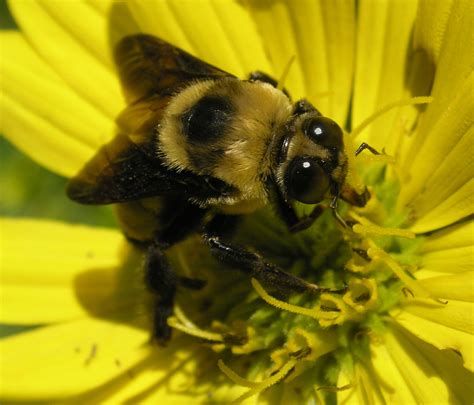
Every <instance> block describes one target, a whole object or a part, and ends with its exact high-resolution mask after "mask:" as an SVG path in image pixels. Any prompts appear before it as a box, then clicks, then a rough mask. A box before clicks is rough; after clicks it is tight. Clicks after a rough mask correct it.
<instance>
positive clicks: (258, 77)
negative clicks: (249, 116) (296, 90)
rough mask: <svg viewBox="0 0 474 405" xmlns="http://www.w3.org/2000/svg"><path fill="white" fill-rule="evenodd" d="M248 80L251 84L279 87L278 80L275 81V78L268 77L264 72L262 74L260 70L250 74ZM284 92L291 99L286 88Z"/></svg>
mask: <svg viewBox="0 0 474 405" xmlns="http://www.w3.org/2000/svg"><path fill="white" fill-rule="evenodd" d="M248 80H249V81H251V82H263V83H268V84H270V85H272V86H273V87H275V88H277V87H278V80H276V79H274V78H273V77H271V76H270V75H268V74H266V73H264V72H261V71H260V70H255V71H253V72H251V73H250V74H249V78H248ZM282 91H283V93H285V94H286V95H287V97H288V98H290V99H291V97H290V94H289V93H288V91H287V90H286V89H285V88H284V89H283V90H282Z"/></svg>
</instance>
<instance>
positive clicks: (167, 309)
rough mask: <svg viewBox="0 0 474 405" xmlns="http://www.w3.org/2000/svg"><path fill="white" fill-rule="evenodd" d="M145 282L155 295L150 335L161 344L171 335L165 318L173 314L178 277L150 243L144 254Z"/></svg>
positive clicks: (158, 250)
mask: <svg viewBox="0 0 474 405" xmlns="http://www.w3.org/2000/svg"><path fill="white" fill-rule="evenodd" d="M145 284H146V286H147V287H148V289H149V290H150V292H151V293H152V294H153V295H154V296H155V303H154V308H153V310H154V313H153V330H152V336H153V338H155V339H156V340H157V341H158V343H161V344H163V343H165V342H166V341H168V340H169V339H170V337H171V328H170V327H169V326H168V323H167V319H168V317H169V316H171V315H172V314H173V303H174V297H175V295H176V287H177V284H178V278H177V276H176V274H175V273H174V271H173V269H172V268H171V266H170V264H169V262H168V259H167V258H166V256H165V255H164V253H163V251H162V250H161V249H160V247H159V246H157V245H156V244H152V245H150V246H149V247H148V251H147V254H146V260H145Z"/></svg>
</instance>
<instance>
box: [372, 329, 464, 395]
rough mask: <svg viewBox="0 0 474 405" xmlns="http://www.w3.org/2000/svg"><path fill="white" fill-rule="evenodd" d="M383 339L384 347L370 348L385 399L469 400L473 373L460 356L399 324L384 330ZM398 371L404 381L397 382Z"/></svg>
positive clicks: (398, 377)
mask: <svg viewBox="0 0 474 405" xmlns="http://www.w3.org/2000/svg"><path fill="white" fill-rule="evenodd" d="M384 340H385V347H376V346H372V349H373V354H374V356H376V357H375V359H374V362H373V363H374V368H375V369H376V371H377V374H378V375H379V377H380V380H381V384H380V386H381V388H382V390H383V392H384V397H385V398H386V400H387V402H388V403H425V404H439V403H468V402H469V397H470V396H471V395H472V392H471V389H470V382H471V381H472V374H471V373H469V372H468V371H467V370H465V369H463V367H462V365H461V362H460V358H459V356H457V355H455V354H454V353H453V352H449V351H439V350H437V349H435V348H434V347H432V346H430V345H428V344H427V343H425V342H422V341H420V340H419V339H417V338H416V337H415V336H413V335H411V334H409V333H407V332H406V331H403V330H401V329H399V328H394V329H393V330H392V332H388V333H386V334H385V335H384ZM379 357H380V358H379ZM384 359H385V360H386V361H383V360H384ZM400 375H401V378H402V379H403V380H404V383H399V384H396V382H397V381H400ZM389 393H390V394H391V395H387V394H389ZM411 396H412V397H413V398H414V400H411V401H410V400H409V398H410V397H411Z"/></svg>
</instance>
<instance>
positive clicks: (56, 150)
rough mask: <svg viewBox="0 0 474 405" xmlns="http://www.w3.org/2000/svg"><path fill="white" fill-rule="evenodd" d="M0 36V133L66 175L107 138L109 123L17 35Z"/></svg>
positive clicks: (10, 33)
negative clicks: (1, 56) (0, 63)
mask: <svg viewBox="0 0 474 405" xmlns="http://www.w3.org/2000/svg"><path fill="white" fill-rule="evenodd" d="M0 35H1V41H2V48H3V51H4V55H5V56H6V57H7V58H8V62H6V63H4V64H3V69H2V82H1V83H2V101H1V108H2V118H1V124H0V125H1V130H2V131H3V133H4V134H5V135H6V136H7V137H8V138H9V140H10V141H11V142H13V143H14V144H15V145H16V146H17V147H18V148H19V149H21V150H22V151H24V152H25V153H27V154H28V155H29V156H30V157H31V158H33V159H34V160H36V161H37V162H38V163H40V164H42V165H43V166H45V167H47V168H49V169H51V170H53V171H55V172H57V173H59V174H62V175H66V176H68V175H69V176H70V175H71V174H73V173H75V172H77V170H78V169H79V168H80V167H81V166H82V165H83V164H84V162H85V161H87V160H88V159H89V158H90V156H91V155H92V154H93V153H94V151H95V149H96V148H97V146H98V145H100V144H101V143H102V142H104V141H105V140H107V139H108V138H109V137H110V135H111V134H112V131H113V126H114V124H113V121H112V120H111V119H110V118H108V117H107V116H105V115H104V114H103V113H101V112H100V111H98V110H97V109H96V108H94V107H93V106H92V105H91V104H89V103H88V102H87V101H86V100H84V99H82V98H81V97H79V96H78V95H77V94H76V93H75V92H74V91H72V90H71V89H70V88H69V87H68V86H67V85H66V84H65V82H64V81H63V80H62V79H61V78H60V77H59V76H58V75H57V74H56V73H55V72H54V71H52V70H51V68H50V67H48V66H47V65H46V64H45V63H44V62H43V61H42V60H41V59H40V58H38V56H37V55H36V54H35V53H34V52H33V51H32V49H31V48H30V47H29V45H28V44H27V43H26V41H25V40H24V38H23V37H22V36H21V35H20V34H18V33H16V32H12V31H4V32H2V33H1V34H0ZM25 89H28V90H27V91H26V90H25Z"/></svg>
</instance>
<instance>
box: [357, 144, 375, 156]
mask: <svg viewBox="0 0 474 405" xmlns="http://www.w3.org/2000/svg"><path fill="white" fill-rule="evenodd" d="M366 149H367V150H368V151H369V152H371V153H372V154H374V155H380V152H379V151H377V150H376V149H374V148H373V147H372V146H370V145H369V144H368V143H365V142H362V143H361V144H360V146H359V147H358V148H357V150H356V151H355V155H356V156H357V155H359V154H360V153H361V152H362V151H364V150H366Z"/></svg>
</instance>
